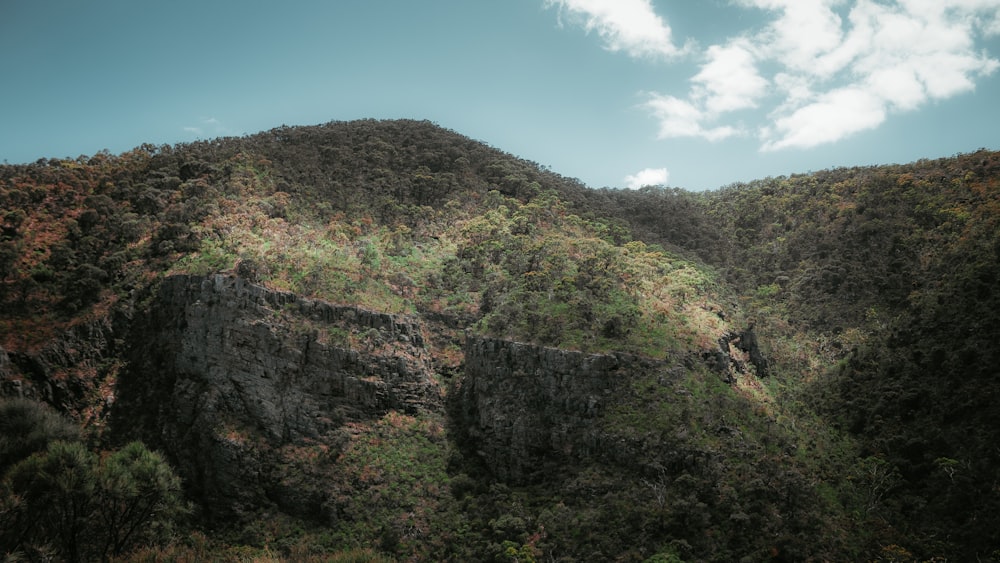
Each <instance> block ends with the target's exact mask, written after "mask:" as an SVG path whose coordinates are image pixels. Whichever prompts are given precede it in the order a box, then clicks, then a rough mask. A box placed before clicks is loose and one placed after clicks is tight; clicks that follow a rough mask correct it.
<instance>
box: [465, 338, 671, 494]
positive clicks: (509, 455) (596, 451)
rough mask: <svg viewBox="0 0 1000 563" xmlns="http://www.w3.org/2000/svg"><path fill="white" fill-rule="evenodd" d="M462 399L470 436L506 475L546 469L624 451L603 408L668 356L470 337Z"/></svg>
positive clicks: (512, 477)
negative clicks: (606, 425)
mask: <svg viewBox="0 0 1000 563" xmlns="http://www.w3.org/2000/svg"><path fill="white" fill-rule="evenodd" d="M465 362H466V367H465V371H466V373H465V379H464V381H463V383H462V387H461V390H460V395H459V397H458V399H457V400H458V402H459V405H460V408H459V411H460V415H459V417H460V419H461V421H462V423H463V424H462V429H463V430H464V432H465V433H466V438H467V439H468V441H469V443H470V444H471V445H472V447H473V448H475V449H476V452H477V454H478V455H479V456H480V457H481V458H482V459H483V461H484V462H485V463H486V465H487V466H488V467H490V468H491V470H492V471H493V473H494V474H495V475H496V476H497V477H499V478H501V479H503V480H507V481H512V482H526V481H532V480H533V479H534V478H535V477H540V476H542V474H543V473H544V472H545V470H546V467H547V466H552V465H553V464H564V463H572V462H580V461H595V460H599V459H612V460H613V459H617V458H620V457H621V452H617V451H615V446H614V445H613V444H610V443H609V440H608V439H607V437H606V436H605V435H604V434H603V432H602V424H601V421H602V415H603V414H604V413H605V411H606V410H607V409H608V408H609V407H610V406H611V405H613V404H614V403H615V402H616V401H619V400H620V399H621V396H622V394H623V393H627V392H628V391H627V389H628V386H629V385H630V384H631V382H632V380H633V379H634V378H637V377H643V375H644V374H652V373H659V374H661V377H664V376H666V375H667V374H668V373H669V372H670V368H669V365H668V363H667V362H660V361H655V360H650V359H648V358H639V357H635V356H630V355H627V354H584V353H581V352H574V351H567V350H561V349H557V348H546V347H541V346H535V345H531V344H524V343H519V342H510V341H505V340H497V339H491V338H475V337H471V336H470V337H469V338H468V340H467V343H466V349H465Z"/></svg>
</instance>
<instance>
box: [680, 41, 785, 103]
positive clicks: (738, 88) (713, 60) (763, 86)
mask: <svg viewBox="0 0 1000 563" xmlns="http://www.w3.org/2000/svg"><path fill="white" fill-rule="evenodd" d="M751 49H752V46H751V45H750V44H749V43H748V42H746V41H743V40H736V41H734V42H732V43H730V44H729V45H726V46H719V45H712V46H711V47H709V48H708V51H707V53H706V56H707V58H708V62H707V63H705V64H704V65H702V67H701V71H700V72H699V73H698V74H697V75H695V76H694V78H692V79H691V81H692V82H693V83H694V84H695V90H694V92H693V97H695V98H696V99H700V100H703V103H704V107H705V110H706V112H707V113H708V114H709V115H713V116H714V115H720V114H722V113H725V112H729V111H735V110H740V109H747V108H752V107H756V105H757V101H758V100H759V99H760V97H761V96H763V95H764V94H766V93H767V88H768V81H767V79H765V78H763V77H762V76H761V75H760V74H759V73H758V71H757V66H756V60H755V57H754V55H753V53H752V51H751Z"/></svg>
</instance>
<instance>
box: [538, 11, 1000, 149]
mask: <svg viewBox="0 0 1000 563" xmlns="http://www.w3.org/2000/svg"><path fill="white" fill-rule="evenodd" d="M733 3H734V4H736V5H737V6H738V7H739V8H738V9H749V10H761V11H764V12H766V13H767V14H769V15H770V17H771V20H770V21H769V23H767V24H766V25H765V26H764V27H763V28H761V29H753V30H750V29H748V30H746V31H745V32H744V33H742V34H741V35H739V36H737V37H733V38H730V39H728V40H727V41H726V42H724V43H722V44H718V45H711V46H708V47H707V48H704V49H702V50H700V52H698V53H697V55H696V57H697V63H698V65H699V70H698V72H697V73H696V74H695V75H694V76H692V77H691V78H690V79H689V87H688V91H687V93H686V94H684V95H674V94H666V93H658V92H654V93H648V94H646V101H645V103H644V104H643V107H644V108H645V109H646V110H647V111H649V112H650V114H651V115H652V116H653V117H654V118H655V119H656V120H657V122H658V124H659V128H658V135H659V137H660V138H676V137H699V138H703V139H707V140H709V141H719V140H723V139H726V138H730V137H736V136H751V135H752V136H756V137H757V138H758V139H759V140H760V143H761V145H760V147H761V150H764V151H771V150H781V149H790V148H809V147H814V146H817V145H821V144H824V143H832V142H836V141H839V140H841V139H843V138H845V137H848V136H850V135H852V134H855V133H858V132H860V131H865V130H868V129H873V128H875V127H878V126H879V125H880V124H882V123H883V122H885V120H886V119H888V118H889V117H890V116H891V115H892V114H894V113H902V112H907V111H914V110H918V109H920V108H921V107H922V106H924V105H926V104H928V103H930V102H932V101H936V100H944V99H947V98H951V97H953V96H956V95H958V94H962V93H965V92H969V91H971V90H973V89H974V88H975V84H976V81H977V80H978V79H979V78H981V77H983V76H986V75H989V74H991V73H993V72H995V71H996V70H997V68H1000V61H998V60H997V59H996V58H993V57H991V56H990V55H988V54H987V53H985V52H984V51H982V50H981V49H980V48H978V47H977V40H979V39H981V38H985V37H994V36H998V35H1000V0H733ZM546 4H547V5H558V6H560V8H562V10H563V11H565V12H570V13H572V14H575V15H577V16H579V18H581V19H582V22H583V25H584V27H585V28H586V29H588V30H591V29H596V30H598V32H599V33H600V34H601V36H602V37H603V38H604V39H605V41H607V43H608V48H610V49H613V50H626V51H627V52H629V53H630V54H632V55H633V56H640V55H641V54H644V53H654V52H659V53H667V52H669V53H672V54H674V55H677V54H680V53H681V50H679V49H678V48H677V47H674V46H673V42H672V39H671V29H670V27H669V26H668V25H667V23H666V22H665V21H664V20H662V19H661V18H659V16H657V15H656V14H655V12H654V11H653V9H652V6H651V5H650V3H649V2H648V1H643V0H632V1H629V2H622V1H621V0H561V1H556V0H546ZM640 13H646V14H647V15H648V16H651V17H652V18H653V19H652V20H650V21H652V22H654V23H655V25H653V24H650V23H649V22H646V23H640V22H639V20H638V19H637V18H638V17H639V14H640ZM633 18H636V19H633ZM650 26H652V27H650ZM652 28H656V29H659V30H661V31H660V32H659V33H658V34H654V33H651V32H650V29H652ZM671 49H672V50H671ZM748 110H758V111H757V112H750V111H748ZM748 120H749V121H750V122H751V123H750V124H749V125H747V124H745V122H747V121H748Z"/></svg>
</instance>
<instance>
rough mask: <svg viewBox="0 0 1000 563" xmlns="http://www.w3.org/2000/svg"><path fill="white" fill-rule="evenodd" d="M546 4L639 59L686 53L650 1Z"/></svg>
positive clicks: (563, 0)
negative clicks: (675, 41) (673, 37)
mask: <svg viewBox="0 0 1000 563" xmlns="http://www.w3.org/2000/svg"><path fill="white" fill-rule="evenodd" d="M545 6H546V7H553V6H555V7H558V8H559V11H560V14H561V15H563V16H565V17H566V18H567V19H568V20H570V21H571V22H572V23H578V24H580V25H582V27H583V28H584V29H586V30H587V32H591V31H596V32H597V34H598V35H600V36H601V38H602V39H604V42H605V47H606V48H607V49H608V50H610V51H624V52H626V53H628V54H629V55H630V56H632V57H637V58H641V57H650V58H657V57H663V58H670V57H674V56H677V55H679V54H680V53H681V52H682V49H681V48H679V47H677V46H675V45H674V43H673V39H672V32H671V30H670V26H668V25H667V24H666V23H665V22H664V21H663V19H662V18H660V16H658V15H657V14H656V12H655V11H654V10H653V6H652V4H651V2H650V0H545Z"/></svg>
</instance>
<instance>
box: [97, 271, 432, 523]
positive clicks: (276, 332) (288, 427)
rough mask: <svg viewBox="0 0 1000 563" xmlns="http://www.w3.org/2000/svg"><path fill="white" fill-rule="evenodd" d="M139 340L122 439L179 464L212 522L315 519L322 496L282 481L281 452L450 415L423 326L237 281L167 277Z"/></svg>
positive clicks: (122, 387) (119, 427)
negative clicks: (409, 419) (381, 420)
mask: <svg viewBox="0 0 1000 563" xmlns="http://www.w3.org/2000/svg"><path fill="white" fill-rule="evenodd" d="M345 339H346V340H345ZM131 340H132V342H131V343H130V347H129V350H130V352H131V357H130V358H129V362H128V366H129V367H128V368H127V370H126V371H125V372H124V373H123V374H122V375H121V377H120V378H119V387H118V399H117V403H116V410H115V413H114V417H113V423H116V424H114V426H115V429H116V433H117V434H118V435H119V436H120V437H121V438H122V439H128V438H133V437H139V438H142V439H143V440H145V441H146V442H147V443H148V444H150V445H151V446H153V447H156V448H159V449H161V450H163V451H164V452H165V453H166V454H167V455H168V456H170V458H171V459H172V460H173V461H174V462H175V464H176V465H177V467H178V469H179V471H180V473H181V475H182V476H183V477H184V478H185V480H186V481H187V484H188V487H189V490H190V491H191V492H192V493H193V494H194V495H196V496H198V497H199V498H200V500H201V501H202V502H203V504H204V507H205V509H206V512H207V513H208V514H207V515H208V516H209V517H219V518H224V517H229V516H231V515H240V514H242V513H244V512H245V511H249V510H251V509H253V508H258V507H260V506H266V505H267V504H268V500H270V501H271V502H274V503H276V504H278V505H279V507H281V508H283V509H285V510H288V511H290V512H294V513H302V514H310V515H314V516H315V515H317V513H318V512H321V511H322V509H321V505H322V503H323V499H324V492H323V491H321V490H318V489H317V490H314V491H308V490H306V491H301V490H300V491H298V492H296V494H294V495H293V494H290V493H289V491H288V487H285V486H283V484H282V483H281V482H280V479H279V480H278V481H277V482H276V480H275V479H274V478H273V476H274V475H277V474H279V473H281V472H282V471H283V469H282V467H283V464H285V463H286V462H288V461H289V460H287V459H283V458H282V453H281V452H282V448H285V447H286V446H289V445H296V446H310V445H315V446H317V447H322V448H323V449H324V451H327V450H329V449H331V448H332V449H333V451H334V453H335V452H336V449H337V448H339V445H340V444H341V443H342V441H343V437H342V430H341V427H342V425H343V423H344V422H345V421H349V420H360V419H364V418H368V417H374V416H378V415H381V414H383V413H385V412H386V411H388V410H390V409H396V410H402V411H407V412H416V411H420V410H422V409H437V408H439V407H440V394H439V390H438V388H437V386H436V385H435V384H434V382H433V381H432V379H431V377H430V376H431V367H430V366H431V361H430V357H429V354H428V353H427V352H426V351H425V350H424V343H423V336H422V334H421V329H420V326H419V325H418V324H416V323H415V322H413V321H411V320H409V319H407V318H403V317H399V316H394V315H388V314H383V313H377V312H373V311H367V310H364V309H359V308H356V307H349V306H338V305H333V304H330V303H326V302H322V301H317V300H311V299H305V298H302V297H300V296H297V295H295V294H292V293H287V292H280V291H272V290H269V289H266V288H264V287H262V286H259V285H254V284H252V283H249V282H248V281H246V280H244V279H242V278H239V277H235V276H227V275H222V274H218V275H213V276H209V277H196V276H175V277H169V278H167V279H165V280H163V282H162V283H161V284H160V287H159V289H158V291H157V293H156V295H155V297H154V298H153V299H152V301H151V303H150V305H149V307H148V311H145V312H144V313H143V314H142V315H137V318H136V321H135V323H134V325H133V329H132V331H131ZM318 485H319V484H317V483H313V486H318ZM303 499H311V500H309V501H308V502H309V503H311V504H310V505H309V506H303V505H302V503H303V502H306V501H304V500H303Z"/></svg>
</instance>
